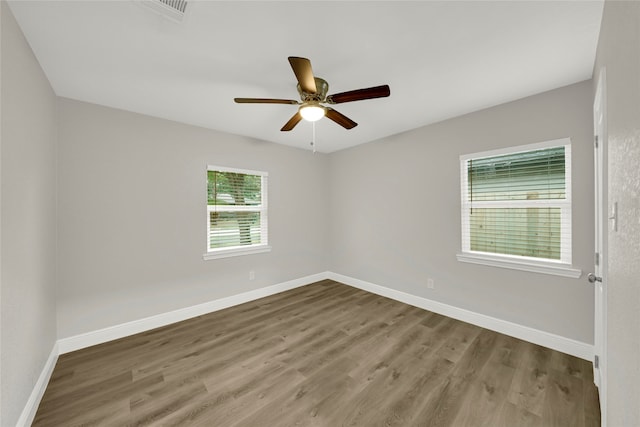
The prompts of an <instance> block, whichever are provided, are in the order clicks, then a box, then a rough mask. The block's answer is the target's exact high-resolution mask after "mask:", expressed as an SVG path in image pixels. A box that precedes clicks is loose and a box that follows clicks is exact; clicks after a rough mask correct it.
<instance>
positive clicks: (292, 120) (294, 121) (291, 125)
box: [280, 113, 302, 132]
mask: <svg viewBox="0 0 640 427" xmlns="http://www.w3.org/2000/svg"><path fill="white" fill-rule="evenodd" d="M300 120H302V116H301V115H300V113H295V114H294V115H293V117H291V118H290V119H289V121H288V122H287V123H285V125H284V126H282V129H280V130H281V131H283V132H287V131H290V130H291V129H293V128H294V127H296V125H297V124H298V123H300Z"/></svg>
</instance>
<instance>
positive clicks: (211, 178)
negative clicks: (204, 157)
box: [207, 171, 262, 206]
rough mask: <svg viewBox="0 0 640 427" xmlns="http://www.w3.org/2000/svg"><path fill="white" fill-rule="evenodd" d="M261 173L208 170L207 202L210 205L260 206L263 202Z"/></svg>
mask: <svg viewBox="0 0 640 427" xmlns="http://www.w3.org/2000/svg"><path fill="white" fill-rule="evenodd" d="M261 179H262V177H261V176H260V175H247V174H243V173H235V172H218V171H208V173H207V203H208V204H209V205H218V206H221V205H231V206H259V205H260V204H261V202H262V201H261V197H260V196H261V183H262V181H261Z"/></svg>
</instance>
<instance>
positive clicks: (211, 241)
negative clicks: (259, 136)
mask: <svg viewBox="0 0 640 427" xmlns="http://www.w3.org/2000/svg"><path fill="white" fill-rule="evenodd" d="M267 224H268V223H267V173H266V172H257V171H247V170H241V169H231V168H223V167H217V166H209V167H208V170H207V252H208V253H209V254H213V255H214V256H213V257H209V258H215V257H217V256H215V255H220V254H224V255H228V254H241V253H246V252H257V251H261V249H268V246H267V244H268V233H267V230H268V228H267ZM256 249H258V250H257V251H256Z"/></svg>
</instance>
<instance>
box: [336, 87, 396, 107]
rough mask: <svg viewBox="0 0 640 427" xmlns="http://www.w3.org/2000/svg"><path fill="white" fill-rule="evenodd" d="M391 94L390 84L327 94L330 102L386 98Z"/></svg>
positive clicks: (338, 102)
mask: <svg viewBox="0 0 640 427" xmlns="http://www.w3.org/2000/svg"><path fill="white" fill-rule="evenodd" d="M390 94H391V90H390V89H389V86H388V85H382V86H374V87H368V88H366V89H356V90H350V91H347V92H341V93H336V94H333V95H329V96H327V102H328V103H330V104H340V103H343V102H352V101H362V100H365V99H373V98H384V97H386V96H389V95H390Z"/></svg>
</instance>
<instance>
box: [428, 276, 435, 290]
mask: <svg viewBox="0 0 640 427" xmlns="http://www.w3.org/2000/svg"><path fill="white" fill-rule="evenodd" d="M435 287H436V285H435V283H434V282H433V279H432V278H430V277H429V278H428V279H427V288H429V289H435Z"/></svg>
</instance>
